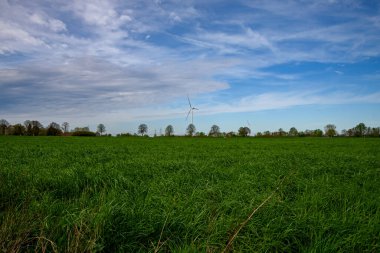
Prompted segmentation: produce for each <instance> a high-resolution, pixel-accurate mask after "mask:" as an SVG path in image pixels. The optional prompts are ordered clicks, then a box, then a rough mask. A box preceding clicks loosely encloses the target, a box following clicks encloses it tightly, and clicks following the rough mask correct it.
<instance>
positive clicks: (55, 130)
mask: <svg viewBox="0 0 380 253" xmlns="http://www.w3.org/2000/svg"><path fill="white" fill-rule="evenodd" d="M61 134H62V131H61V127H60V125H59V124H58V123H55V122H51V123H50V125H49V126H48V129H47V131H46V135H50V136H56V135H61Z"/></svg>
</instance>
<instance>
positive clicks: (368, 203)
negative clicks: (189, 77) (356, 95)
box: [0, 137, 380, 252]
mask: <svg viewBox="0 0 380 253" xmlns="http://www.w3.org/2000/svg"><path fill="white" fill-rule="evenodd" d="M379 185H380V139H378V138H377V139H374V138H282V139H280V138H273V139H265V138H262V139H260V138H226V139H225V138H185V137H182V138H180V137H174V138H133V137H130V138H107V137H104V138H101V137H99V138H85V137H84V138H83V137H82V138H81V137H0V251H4V252H25V251H35V250H36V251H47V252H100V251H103V252H157V251H162V252H221V251H223V250H224V249H225V246H226V243H227V241H228V240H229V239H230V238H231V236H232V235H233V233H234V232H235V231H236V229H237V227H238V226H239V224H241V223H242V222H243V221H245V220H246V219H247V217H248V216H249V214H250V213H251V212H252V211H253V210H254V209H255V208H257V207H258V206H259V205H260V204H261V203H263V201H264V200H266V199H268V197H270V196H272V197H271V198H270V199H269V200H268V201H267V202H266V203H265V204H264V205H263V206H262V207H261V208H260V209H258V210H257V212H256V213H255V214H254V215H253V217H252V219H251V220H249V221H248V222H247V223H246V224H245V225H244V226H243V227H242V229H241V230H240V232H239V234H238V235H237V237H236V238H235V240H234V241H233V242H232V246H231V248H230V250H233V251H234V252H265V251H271V252H272V251H281V252H284V251H286V252H291V251H292V252H299V251H307V252H339V251H341V252H354V251H355V252H376V251H377V252H379V251H380V243H379V242H380V187H379ZM277 188H278V189H277ZM276 189H277V190H276Z"/></svg>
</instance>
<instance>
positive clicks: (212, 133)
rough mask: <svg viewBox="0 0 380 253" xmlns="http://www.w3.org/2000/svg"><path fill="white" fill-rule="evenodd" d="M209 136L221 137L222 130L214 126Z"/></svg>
mask: <svg viewBox="0 0 380 253" xmlns="http://www.w3.org/2000/svg"><path fill="white" fill-rule="evenodd" d="M208 135H209V136H213V137H218V136H220V128H219V126H217V125H212V126H211V129H210V132H209V134H208Z"/></svg>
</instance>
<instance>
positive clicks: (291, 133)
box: [289, 127, 298, 137]
mask: <svg viewBox="0 0 380 253" xmlns="http://www.w3.org/2000/svg"><path fill="white" fill-rule="evenodd" d="M297 135H298V130H297V128H295V127H291V128H290V129H289V136H291V137H295V136H297Z"/></svg>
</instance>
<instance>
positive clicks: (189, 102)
mask: <svg viewBox="0 0 380 253" xmlns="http://www.w3.org/2000/svg"><path fill="white" fill-rule="evenodd" d="M187 100H188V101H189V105H190V108H191V107H192V106H191V103H190V98H189V95H187Z"/></svg>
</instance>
